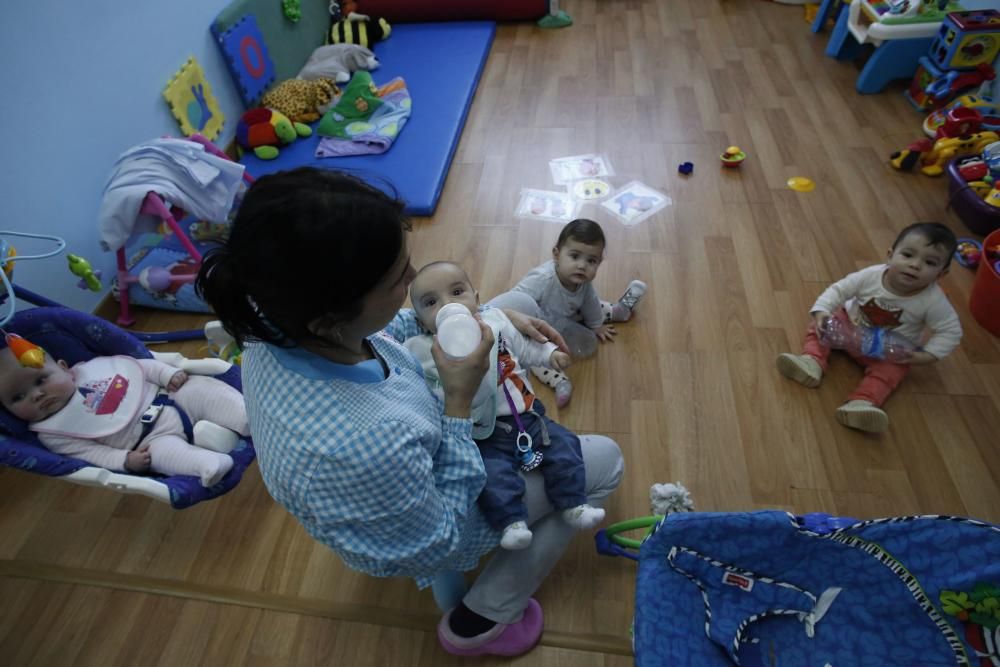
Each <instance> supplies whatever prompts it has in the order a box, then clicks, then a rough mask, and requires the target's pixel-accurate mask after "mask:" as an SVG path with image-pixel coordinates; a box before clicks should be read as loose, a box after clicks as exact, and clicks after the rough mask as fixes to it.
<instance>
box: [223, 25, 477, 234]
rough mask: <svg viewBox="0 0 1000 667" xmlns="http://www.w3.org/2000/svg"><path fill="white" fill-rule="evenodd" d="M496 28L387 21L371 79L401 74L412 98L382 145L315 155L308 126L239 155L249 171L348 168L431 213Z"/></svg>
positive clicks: (417, 210) (415, 210)
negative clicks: (272, 147) (270, 153)
mask: <svg viewBox="0 0 1000 667" xmlns="http://www.w3.org/2000/svg"><path fill="white" fill-rule="evenodd" d="M495 31H496V24H495V23H493V22H492V21H470V22H456V23H414V24H406V25H399V26H393V28H392V35H391V36H390V37H389V38H388V39H386V40H385V41H383V42H380V43H379V44H377V45H376V46H375V49H374V50H375V54H376V55H377V56H378V58H379V61H380V62H381V67H379V68H378V69H377V70H375V71H373V72H372V77H373V78H374V80H375V83H376V84H378V85H381V84H383V83H385V82H387V81H389V80H390V79H392V78H393V77H396V76H402V77H403V78H404V79H405V80H406V84H407V88H409V91H410V95H411V96H412V98H413V112H412V114H411V116H410V119H409V120H408V121H407V123H406V126H405V127H404V128H403V130H402V132H401V133H400V135H399V138H398V139H397V140H396V143H395V144H394V145H393V146H392V148H390V149H389V151H388V152H386V153H383V154H381V155H363V156H356V157H336V158H317V157H315V151H316V146H317V144H318V143H319V140H320V137H319V136H317V135H316V134H313V136H311V137H307V138H305V139H298V140H297V141H295V142H294V143H293V144H291V145H289V146H286V147H284V148H282V149H281V154H280V155H279V156H278V157H277V158H276V159H274V160H260V159H258V158H257V157H256V156H255V155H253V154H252V153H251V154H248V155H245V156H244V157H243V159H242V162H243V163H244V164H245V165H246V166H247V171H249V172H250V174H251V175H253V176H255V177H256V176H262V175H264V174H268V173H273V172H276V171H281V170H285V169H292V168H294V167H300V166H306V165H309V166H315V167H320V168H324V169H339V170H345V171H350V172H352V173H354V174H356V175H357V176H359V177H361V178H363V179H365V180H366V181H369V182H370V183H372V184H373V185H376V186H378V187H380V188H382V189H384V190H390V189H391V188H392V187H394V188H395V190H396V193H397V194H398V195H399V196H400V198H402V199H403V200H404V201H406V203H407V207H406V211H407V213H409V214H411V215H431V214H432V213H434V209H435V208H436V206H437V202H438V199H439V198H440V197H441V190H442V189H443V188H444V181H445V178H446V177H447V175H448V168H449V167H450V165H451V158H452V156H453V155H454V154H455V148H456V147H457V146H458V140H459V137H461V134H462V127H463V126H464V125H465V117H466V115H467V114H468V112H469V106H470V105H471V104H472V97H473V95H475V92H476V86H478V84H479V76H480V74H481V73H482V70H483V66H484V65H485V64H486V58H487V56H488V55H489V52H490V46H491V45H492V43H493V35H494V33H495ZM317 124H318V123H317ZM313 129H314V130H315V125H314V126H313Z"/></svg>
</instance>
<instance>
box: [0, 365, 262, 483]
mask: <svg viewBox="0 0 1000 667" xmlns="http://www.w3.org/2000/svg"><path fill="white" fill-rule="evenodd" d="M36 349H38V350H39V351H40V352H41V354H42V355H43V359H44V360H43V361H41V362H40V363H37V364H25V363H22V362H21V361H20V360H19V359H18V357H17V356H15V355H14V353H13V352H12V350H11V349H10V348H6V349H2V350H0V404H2V405H3V407H4V408H6V409H7V410H8V411H9V412H10V413H11V414H13V415H14V416H15V417H18V418H19V419H23V420H24V421H26V422H28V423H29V428H30V429H31V430H32V431H34V432H35V433H36V434H37V435H38V439H39V440H40V441H41V442H42V444H43V445H45V446H46V447H47V448H48V449H50V450H52V451H53V452H56V453H57V454H60V455H62V456H68V457H73V458H78V459H81V460H83V461H86V462H87V463H91V464H93V465H96V466H100V467H102V468H107V469H109V470H114V471H129V472H133V473H144V472H147V471H150V470H152V471H153V472H156V473H160V474H163V475H193V476H195V477H198V478H199V479H200V480H201V484H202V485H203V486H206V487H209V486H212V485H213V484H215V483H216V482H218V481H219V480H220V479H222V478H223V477H224V476H225V474H226V473H227V472H229V470H230V469H231V468H232V467H233V459H232V457H230V456H229V454H228V452H229V451H231V450H232V449H233V447H235V446H236V443H237V441H238V440H239V436H241V435H242V436H246V435H249V433H250V430H249V426H248V424H247V415H246V408H245V407H244V404H243V395H242V394H240V392H239V391H237V390H236V389H234V388H233V387H230V386H229V385H228V384H226V383H225V382H222V381H221V380H216V379H215V378H210V377H204V376H190V377H189V376H188V374H187V373H186V372H185V371H183V370H180V369H178V368H176V367H174V366H170V365H168V364H165V363H163V362H161V361H157V360H155V359H134V358H132V357H126V356H113V357H95V358H94V359H91V360H89V361H84V362H81V363H79V364H77V365H75V366H73V367H72V368H70V367H69V366H68V365H67V364H66V362H65V361H56V360H54V359H52V358H51V357H50V356H49V355H47V354H45V353H44V351H41V349H40V348H36ZM163 389H166V392H164V391H163ZM192 424H193V426H192ZM192 442H193V443H194V444H191V443H192ZM195 445H197V446H195Z"/></svg>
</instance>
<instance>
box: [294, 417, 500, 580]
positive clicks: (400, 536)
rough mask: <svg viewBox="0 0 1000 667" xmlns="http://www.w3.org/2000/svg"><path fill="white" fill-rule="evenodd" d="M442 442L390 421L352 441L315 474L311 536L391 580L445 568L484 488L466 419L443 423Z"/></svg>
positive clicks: (309, 495)
mask: <svg viewBox="0 0 1000 667" xmlns="http://www.w3.org/2000/svg"><path fill="white" fill-rule="evenodd" d="M441 429H442V430H441V436H442V438H441V442H440V444H439V445H438V446H437V448H436V449H434V450H428V449H427V448H426V445H425V443H424V442H422V438H423V437H424V436H425V435H426V434H421V433H418V432H416V431H415V430H414V429H412V427H410V426H408V425H405V424H400V423H398V422H386V423H384V424H380V425H379V426H377V427H375V428H373V429H370V430H368V431H366V432H364V433H359V434H355V435H354V436H353V437H351V438H349V439H348V440H347V441H346V442H345V443H344V445H343V447H342V448H338V453H337V455H336V456H335V457H328V458H325V459H323V460H322V461H321V462H320V464H319V466H318V467H317V468H316V469H315V471H314V472H313V474H312V475H311V481H310V484H309V488H308V489H307V490H306V491H305V493H304V494H303V497H305V498H308V502H309V505H310V507H309V510H310V511H309V513H310V515H311V519H310V522H309V523H310V524H311V526H310V532H311V533H312V534H313V535H314V536H315V537H316V538H317V539H319V540H321V541H322V542H324V543H326V544H328V545H329V546H331V547H332V548H333V549H335V550H336V551H338V552H342V553H343V554H344V556H345V559H346V560H347V561H348V563H349V564H350V563H351V562H357V561H359V560H361V561H366V562H370V563H374V564H375V566H377V568H378V570H379V571H380V572H382V573H388V574H389V575H399V576H410V577H415V576H420V575H427V574H433V573H435V572H437V571H438V570H440V569H442V568H444V567H445V566H446V563H447V561H448V559H449V558H450V557H452V556H453V555H454V554H455V552H456V551H457V550H458V549H459V546H460V543H461V541H462V530H463V527H464V526H465V524H466V521H467V519H468V516H469V512H470V510H471V509H472V508H473V506H474V505H475V503H476V499H477V497H478V496H479V493H480V491H481V490H482V488H483V486H484V484H485V482H486V471H485V469H484V467H483V462H482V458H481V457H480V455H479V450H478V448H477V447H476V445H475V443H474V442H473V441H472V423H471V421H469V420H468V419H452V418H450V417H442V419H441Z"/></svg>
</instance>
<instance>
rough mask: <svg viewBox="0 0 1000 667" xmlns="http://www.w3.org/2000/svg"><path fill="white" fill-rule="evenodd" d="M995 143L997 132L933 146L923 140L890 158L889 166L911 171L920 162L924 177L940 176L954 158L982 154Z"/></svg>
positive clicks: (966, 136)
mask: <svg viewBox="0 0 1000 667" xmlns="http://www.w3.org/2000/svg"><path fill="white" fill-rule="evenodd" d="M994 141H1000V136H998V135H997V133H996V132H976V133H975V134H967V135H965V136H962V137H952V138H944V139H938V140H937V141H935V142H934V143H933V144H932V143H931V141H930V140H929V139H922V140H920V141H918V142H916V143H914V144H911V145H910V146H909V148H906V149H904V150H901V151H896V152H895V153H893V154H892V155H891V156H889V164H891V165H892V166H893V167H894V168H895V169H899V170H902V171H910V170H911V169H913V167H915V166H916V164H917V163H918V162H919V163H920V165H921V167H920V173H922V174H923V175H924V176H940V175H941V174H943V173H944V166H945V165H946V164H947V163H948V161H949V160H951V159H952V158H956V157H962V156H964V155H975V154H976V153H981V152H983V149H984V148H986V147H987V146H988V145H989V144H991V143H993V142H994Z"/></svg>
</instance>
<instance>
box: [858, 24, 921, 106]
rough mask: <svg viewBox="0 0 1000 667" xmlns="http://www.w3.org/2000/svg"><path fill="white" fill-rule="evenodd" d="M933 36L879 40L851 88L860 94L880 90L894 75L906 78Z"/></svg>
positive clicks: (912, 70)
mask: <svg viewBox="0 0 1000 667" xmlns="http://www.w3.org/2000/svg"><path fill="white" fill-rule="evenodd" d="M933 41H934V38H933V37H921V38H918V39H891V40H887V41H885V42H882V45H881V46H879V47H878V48H877V49H875V52H874V53H872V57H871V58H869V59H868V62H867V63H865V66H864V68H863V69H862V70H861V74H860V75H858V81H857V84H855V88H856V89H857V91H858V92H859V93H861V94H862V95H871V94H873V93H878V92H881V91H882V89H883V88H885V87H886V85H887V84H888V83H889V82H890V81H892V80H894V79H909V78H911V77H912V76H913V74H914V73H915V72H916V71H917V65H918V64H919V63H918V62H917V61H918V60H919V59H920V56H923V55H926V54H927V51H928V50H930V48H931V43H932V42H933Z"/></svg>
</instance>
